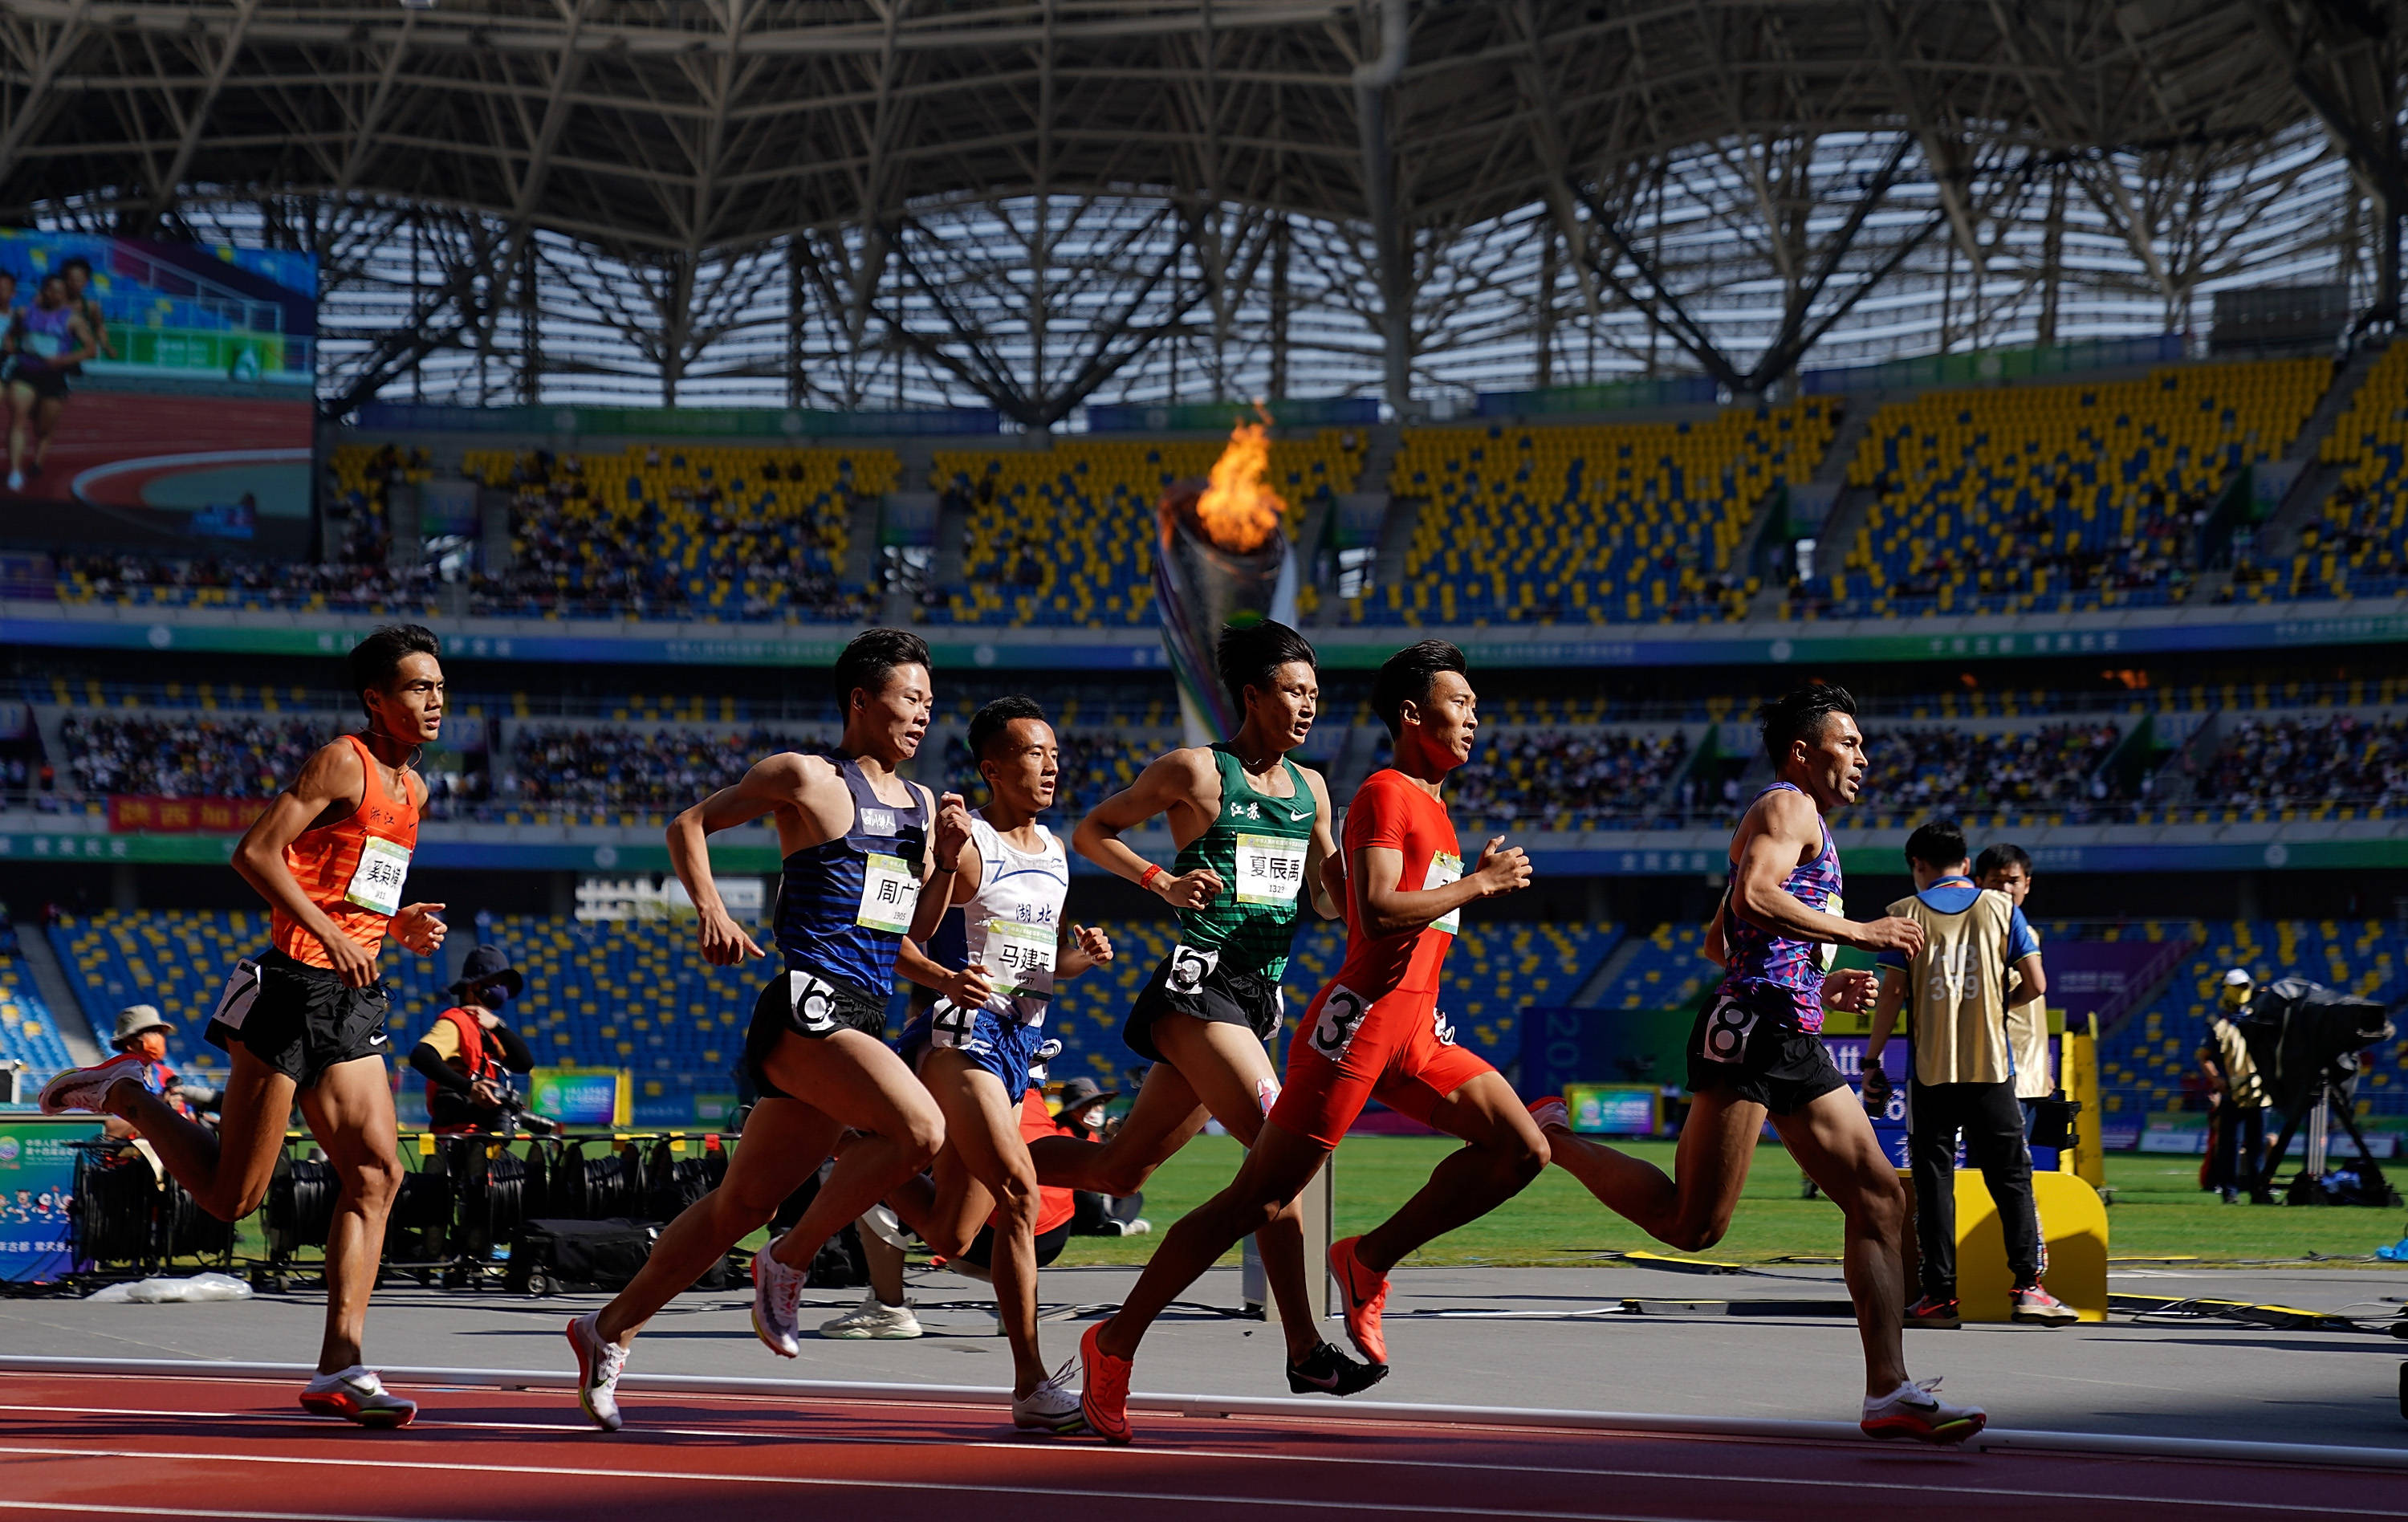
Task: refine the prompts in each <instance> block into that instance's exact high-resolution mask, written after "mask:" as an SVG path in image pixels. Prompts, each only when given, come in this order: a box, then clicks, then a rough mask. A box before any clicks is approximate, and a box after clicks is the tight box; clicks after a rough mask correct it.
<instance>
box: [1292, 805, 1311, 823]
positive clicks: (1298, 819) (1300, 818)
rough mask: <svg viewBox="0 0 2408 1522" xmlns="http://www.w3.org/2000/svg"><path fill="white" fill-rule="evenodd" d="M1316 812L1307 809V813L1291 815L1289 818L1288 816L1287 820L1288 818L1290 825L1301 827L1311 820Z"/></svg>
mask: <svg viewBox="0 0 2408 1522" xmlns="http://www.w3.org/2000/svg"><path fill="white" fill-rule="evenodd" d="M1314 812H1315V811H1313V810H1312V809H1307V810H1306V811H1304V812H1302V813H1300V814H1290V815H1288V816H1287V818H1288V823H1289V824H1291V825H1300V824H1302V823H1304V822H1305V821H1306V820H1308V819H1311V818H1312V816H1313V813H1314Z"/></svg>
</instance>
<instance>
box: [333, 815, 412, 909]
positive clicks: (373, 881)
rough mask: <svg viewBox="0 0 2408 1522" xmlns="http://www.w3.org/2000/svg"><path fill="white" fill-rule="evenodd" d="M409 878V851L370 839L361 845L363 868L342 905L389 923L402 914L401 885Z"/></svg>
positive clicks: (355, 871)
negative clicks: (391, 919) (350, 905)
mask: <svg viewBox="0 0 2408 1522" xmlns="http://www.w3.org/2000/svg"><path fill="white" fill-rule="evenodd" d="M408 879H409V847H408V846H405V845H400V844H397V843H395V842H394V841H392V840H384V839H382V838H381V837H380V836H375V835H371V836H369V837H367V838H366V840H362V841H361V842H360V864H359V866H358V867H356V868H354V869H352V871H351V886H350V887H348V888H345V889H344V890H343V902H345V903H347V904H357V905H359V906H360V907H361V908H362V909H365V910H366V911H368V912H371V913H375V914H382V915H384V916H385V917H387V918H388V919H390V918H391V917H392V916H394V915H395V914H398V913H399V912H401V885H402V883H404V882H405V881H407V880H408Z"/></svg>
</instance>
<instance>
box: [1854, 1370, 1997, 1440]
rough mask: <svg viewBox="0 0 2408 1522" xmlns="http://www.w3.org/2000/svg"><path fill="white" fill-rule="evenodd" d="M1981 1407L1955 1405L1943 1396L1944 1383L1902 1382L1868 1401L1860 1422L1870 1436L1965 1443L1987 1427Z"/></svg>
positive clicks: (1984, 1413)
mask: <svg viewBox="0 0 2408 1522" xmlns="http://www.w3.org/2000/svg"><path fill="white" fill-rule="evenodd" d="M1989 1420H1990V1416H1989V1413H1987V1412H1985V1411H1984V1410H1983V1409H1982V1408H1981V1407H1979V1406H1952V1405H1950V1404H1949V1403H1948V1402H1947V1401H1945V1400H1941V1399H1940V1382H1939V1381H1938V1380H1936V1379H1927V1380H1924V1381H1922V1382H1920V1383H1917V1384H1907V1385H1901V1386H1899V1387H1898V1388H1897V1389H1895V1390H1892V1391H1890V1392H1889V1394H1887V1395H1885V1396H1883V1397H1882V1398H1881V1399H1880V1400H1872V1399H1871V1398H1870V1397H1869V1398H1867V1400H1865V1414H1864V1420H1863V1422H1862V1423H1861V1424H1860V1425H1862V1427H1863V1428H1864V1429H1865V1436H1867V1437H1871V1438H1914V1439H1915V1440H1916V1441H1918V1442H1922V1443H1962V1442H1964V1441H1965V1440H1966V1439H1967V1438H1970V1437H1971V1436H1972V1435H1973V1434H1974V1433H1976V1432H1979V1431H1980V1430H1981V1429H1983V1428H1984V1427H1985V1426H1987V1425H1988V1423H1989Z"/></svg>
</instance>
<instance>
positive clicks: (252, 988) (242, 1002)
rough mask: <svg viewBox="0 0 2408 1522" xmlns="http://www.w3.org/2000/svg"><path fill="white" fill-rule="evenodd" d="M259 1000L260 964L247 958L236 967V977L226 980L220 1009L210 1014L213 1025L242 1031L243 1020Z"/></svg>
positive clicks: (219, 1002)
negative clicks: (253, 1004)
mask: <svg viewBox="0 0 2408 1522" xmlns="http://www.w3.org/2000/svg"><path fill="white" fill-rule="evenodd" d="M258 998H259V964H258V963H257V962H254V961H252V960H251V958H250V957H248V956H246V957H244V958H243V959H242V960H241V961H239V962H236V964H235V965H234V976H232V977H230V978H228V979H226V985H225V990H224V992H222V993H221V994H219V995H218V1007H217V1008H216V1009H214V1010H211V1011H210V1012H209V1021H210V1023H211V1024H212V1025H220V1026H223V1027H226V1029H228V1030H240V1029H241V1028H242V1022H243V1018H244V1017H245V1016H246V1015H248V1014H250V1013H251V1005H252V1003H253V1002H255V1001H256V1000H257V999H258Z"/></svg>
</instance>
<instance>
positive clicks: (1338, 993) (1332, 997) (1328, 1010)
mask: <svg viewBox="0 0 2408 1522" xmlns="http://www.w3.org/2000/svg"><path fill="white" fill-rule="evenodd" d="M1369 1012H1370V1010H1369V1006H1367V1005H1365V1004H1364V1002H1363V996H1362V995H1360V994H1358V993H1356V992H1355V990H1354V989H1352V988H1349V987H1347V986H1345V985H1344V984H1340V985H1339V986H1337V987H1335V988H1332V989H1331V990H1329V997H1328V998H1325V999H1323V1000H1322V1001H1321V1018H1320V1019H1319V1020H1318V1021H1317V1022H1315V1023H1314V1025H1313V1027H1312V1049H1313V1050H1314V1051H1315V1052H1318V1053H1320V1054H1321V1055H1323V1056H1325V1057H1327V1058H1328V1059H1329V1060H1330V1061H1332V1062H1342V1061H1344V1060H1345V1059H1346V1051H1347V1048H1349V1047H1351V1046H1353V1045H1354V1044H1355V1032H1357V1031H1359V1030H1361V1029H1362V1028H1363V1016H1365V1015H1366V1014H1368V1013H1369Z"/></svg>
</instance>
